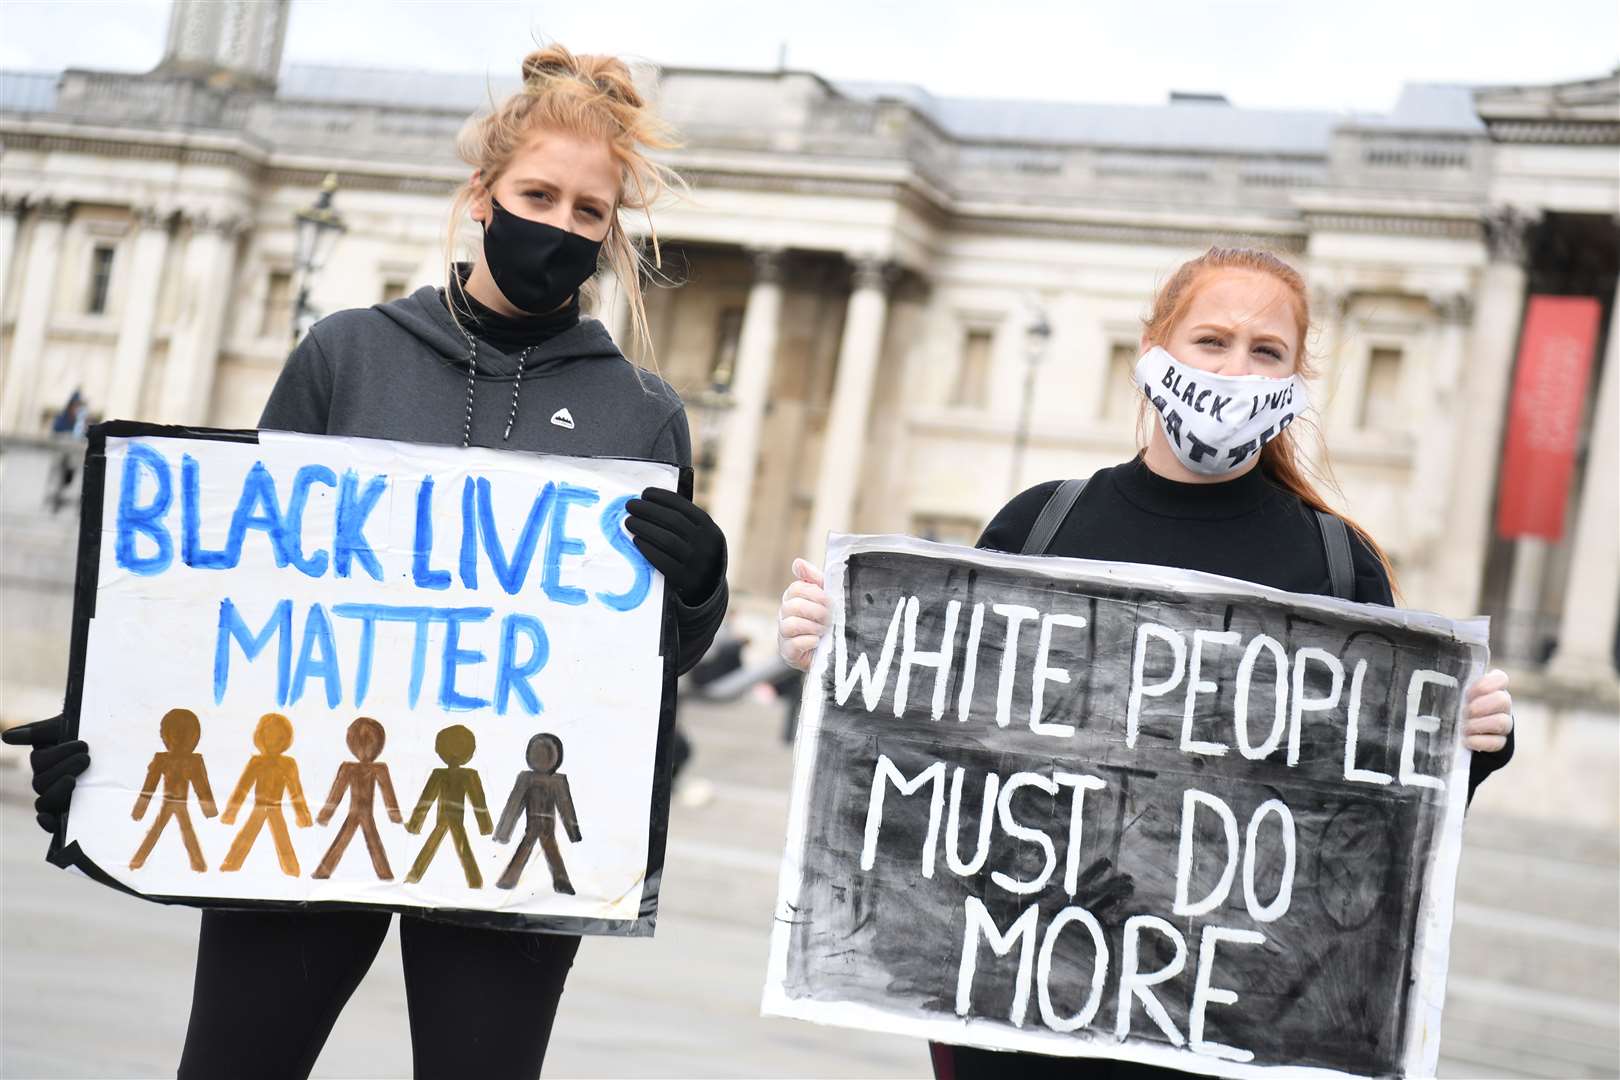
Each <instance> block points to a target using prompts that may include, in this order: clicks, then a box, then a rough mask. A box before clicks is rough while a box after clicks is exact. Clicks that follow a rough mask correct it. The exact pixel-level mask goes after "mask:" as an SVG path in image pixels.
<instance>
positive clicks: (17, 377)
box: [0, 200, 68, 434]
mask: <svg viewBox="0 0 1620 1080" xmlns="http://www.w3.org/2000/svg"><path fill="white" fill-rule="evenodd" d="M31 218H32V220H33V223H34V227H33V236H32V237H31V238H30V239H29V244H28V261H27V262H26V263H25V264H24V266H23V274H22V280H21V282H19V285H20V287H21V302H20V304H19V306H18V308H17V325H16V327H15V328H14V329H13V330H12V334H11V349H10V350H9V352H8V355H7V356H6V376H5V383H4V384H3V386H0V431H5V432H22V433H27V434H34V433H36V432H37V430H38V428H39V423H38V420H37V414H38V412H39V407H40V402H39V400H38V397H37V395H38V391H37V389H36V387H37V386H38V383H39V379H38V375H39V369H40V365H41V364H42V363H43V362H44V358H45V332H46V330H47V328H48V327H49V325H50V320H51V306H52V303H53V301H54V300H55V296H54V293H55V291H56V268H57V262H58V259H59V258H60V256H61V252H62V230H63V228H64V227H65V226H66V225H67V219H68V207H67V205H66V204H64V203H59V202H52V201H49V200H47V201H45V202H42V203H38V204H37V205H36V206H35V207H34V212H33V214H32V215H31Z"/></svg>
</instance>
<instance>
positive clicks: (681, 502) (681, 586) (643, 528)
mask: <svg viewBox="0 0 1620 1080" xmlns="http://www.w3.org/2000/svg"><path fill="white" fill-rule="evenodd" d="M625 510H626V511H628V512H629V516H628V517H627V518H626V519H625V522H624V527H625V528H626V529H629V530H630V535H631V536H632V537H634V538H635V545H636V548H637V550H639V551H640V552H641V553H642V555H644V556H646V558H647V561H648V562H649V563H651V564H652V567H653V569H654V570H657V571H658V572H659V573H660V574H663V575H664V580H666V581H668V582H669V584H670V587H671V588H673V589H674V590H675V595H676V596H678V597H680V598H681V602H682V603H683V604H686V605H687V606H688V607H696V606H698V605H699V604H701V603H703V602H704V601H705V600H707V599H708V598H709V597H711V596H713V595H714V590H716V589H718V588H719V587H720V576H721V574H722V573H724V571H725V568H726V537H725V534H724V533H722V532H721V531H720V526H718V525H716V524H715V523H714V519H713V518H711V517H710V516H709V515H708V514H706V513H704V512H703V509H702V508H701V507H699V506H698V505H697V504H696V503H694V502H693V501H692V500H691V499H688V498H686V497H685V496H684V495H679V494H677V493H675V492H673V491H669V490H667V489H665V488H657V487H650V488H648V489H647V490H646V491H643V492H642V493H641V498H639V499H631V500H630V501H629V502H628V503H626V504H625Z"/></svg>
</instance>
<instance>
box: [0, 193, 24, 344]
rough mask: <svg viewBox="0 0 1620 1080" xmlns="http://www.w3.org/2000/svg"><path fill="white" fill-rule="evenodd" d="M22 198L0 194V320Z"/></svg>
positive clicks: (21, 207) (3, 313)
mask: <svg viewBox="0 0 1620 1080" xmlns="http://www.w3.org/2000/svg"><path fill="white" fill-rule="evenodd" d="M24 205H25V204H24V202H23V200H22V199H21V198H20V197H18V196H16V195H0V321H4V319H5V314H6V297H7V296H9V295H10V293H8V292H7V291H6V290H7V285H8V284H9V282H10V280H11V260H12V257H13V256H15V255H16V254H17V228H18V226H19V225H20V224H21V220H22V213H23V206H24Z"/></svg>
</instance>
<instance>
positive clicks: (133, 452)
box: [61, 425, 678, 933]
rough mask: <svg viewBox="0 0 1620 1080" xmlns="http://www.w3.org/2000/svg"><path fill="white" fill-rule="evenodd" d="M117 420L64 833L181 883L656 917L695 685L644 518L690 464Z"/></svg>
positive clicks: (499, 917) (93, 505)
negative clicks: (636, 539)
mask: <svg viewBox="0 0 1620 1080" xmlns="http://www.w3.org/2000/svg"><path fill="white" fill-rule="evenodd" d="M112 430H113V431H118V432H120V434H118V435H107V436H106V437H105V438H104V443H101V442H93V443H92V448H91V461H90V464H89V466H88V468H87V476H89V477H92V478H95V477H99V479H100V483H99V491H98V489H97V485H96V484H95V483H93V482H92V483H90V484H88V485H87V493H86V508H85V509H86V527H85V529H84V532H83V535H82V537H81V552H80V582H79V595H78V609H77V613H76V619H77V621H78V622H79V624H80V628H81V635H83V623H84V622H85V620H88V633H87V635H84V636H83V637H82V640H83V642H84V645H83V649H82V652H76V655H75V664H76V668H77V670H76V671H75V677H74V680H73V683H72V684H71V685H70V700H69V715H70V716H71V715H72V713H73V706H74V704H75V702H74V701H73V700H72V697H73V691H74V690H75V689H77V688H78V687H79V685H80V681H79V677H80V676H82V691H80V692H79V697H78V700H77V702H76V704H77V718H78V737H80V738H83V739H85V740H87V741H88V743H89V745H90V748H91V765H90V768H89V770H88V771H87V772H86V773H85V774H84V775H83V777H81V778H80V780H79V782H78V786H77V788H76V790H75V792H74V795H73V801H72V805H71V808H70V812H69V813H68V815H67V819H66V822H65V825H64V829H65V835H64V836H63V837H62V838H61V839H62V841H63V842H64V843H67V844H77V845H78V848H79V852H80V854H81V857H82V858H83V859H85V860H88V863H89V864H91V866H92V867H93V869H96V870H99V871H100V872H101V873H102V874H104V875H106V876H107V877H110V878H111V879H112V880H113V881H114V882H116V883H117V884H119V885H121V886H123V887H126V888H128V889H130V890H133V891H135V892H138V893H142V894H146V895H150V896H155V897H162V898H164V899H180V898H195V899H196V900H197V901H198V902H207V901H210V900H214V901H224V900H231V899H251V900H257V901H270V902H287V903H289V904H298V903H330V902H338V903H354V904H363V905H368V906H378V907H388V908H394V909H421V908H432V909H438V910H440V911H461V912H467V913H477V914H469V916H468V918H469V921H476V922H482V923H485V924H492V925H521V926H527V927H530V928H536V929H540V928H545V929H560V930H572V931H584V932H604V933H650V932H651V926H652V914H653V910H654V904H655V902H656V889H657V881H658V879H659V871H660V869H661V866H662V858H663V829H664V821H665V815H666V813H667V783H665V784H662V785H656V784H655V772H656V771H657V768H658V765H657V761H656V758H657V748H658V745H659V733H660V723H661V715H662V714H663V712H664V711H665V710H664V708H663V705H664V700H663V699H664V694H665V690H666V686H667V680H670V679H672V678H673V674H672V668H670V666H669V665H667V664H666V660H665V657H664V656H662V655H661V651H660V650H661V647H662V645H663V638H662V634H663V629H664V602H663V601H664V582H663V578H662V577H661V576H660V575H658V574H657V573H655V572H654V571H653V570H652V569H651V567H650V566H649V565H648V564H647V563H646V561H645V560H644V559H643V558H642V557H641V555H640V553H639V552H638V551H637V550H636V548H635V547H634V545H633V544H632V543H631V542H630V537H629V534H628V532H626V531H625V529H624V528H623V521H624V516H625V510H624V506H625V503H626V502H627V501H628V500H629V499H631V498H634V497H635V496H637V495H639V494H640V493H641V492H642V490H643V489H645V488H646V487H649V486H660V487H666V488H674V487H675V485H676V482H677V479H678V474H677V470H676V469H675V468H674V467H673V466H669V465H662V464H656V463H650V462H640V461H626V460H587V459H578V458H563V457H549V456H542V455H534V454H518V453H506V452H500V451H492V450H482V449H452V448H441V447H425V446H416V445H410V444H403V443H393V442H382V441H375V440H366V439H335V438H319V437H314V436H304V435H291V434H282V433H274V432H262V433H259V434H258V435H257V437H256V439H255V438H254V436H252V434H251V433H247V434H245V435H244V433H225V432H215V433H210V432H200V433H199V432H191V433H188V435H187V437H169V436H167V435H165V434H162V433H163V432H171V431H173V430H174V429H158V428H154V429H149V430H150V431H151V432H152V434H134V435H125V434H122V432H126V431H131V430H137V431H138V430H141V429H132V428H131V427H130V426H129V425H120V426H118V427H115V428H113V429H112ZM102 445H104V450H103V455H104V456H103V460H102V462H97V461H96V460H95V459H96V457H97V450H98V448H99V447H100V446H102ZM103 465H104V467H98V466H103ZM98 494H99V498H98ZM97 504H98V505H97ZM98 516H99V531H98V530H97V529H96V528H95V522H96V519H97V517H98ZM87 567H88V568H93V572H94V577H93V579H92V578H89V577H88V570H87ZM655 788H657V789H658V790H660V791H662V793H663V794H662V798H661V799H655V798H654V792H655ZM649 883H650V884H649Z"/></svg>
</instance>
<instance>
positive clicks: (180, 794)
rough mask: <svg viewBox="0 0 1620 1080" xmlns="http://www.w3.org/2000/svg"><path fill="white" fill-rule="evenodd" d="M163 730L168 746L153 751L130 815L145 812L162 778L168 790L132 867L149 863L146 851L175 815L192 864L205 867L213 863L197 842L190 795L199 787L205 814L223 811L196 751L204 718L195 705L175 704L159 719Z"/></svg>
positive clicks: (136, 816) (138, 816) (140, 815)
mask: <svg viewBox="0 0 1620 1080" xmlns="http://www.w3.org/2000/svg"><path fill="white" fill-rule="evenodd" d="M158 734H159V735H160V736H161V737H162V739H163V747H164V748H163V749H162V750H160V751H158V752H157V753H155V754H153V755H152V763H151V764H150V765H148V766H147V767H146V782H145V783H144V784H142V785H141V793H140V795H139V796H137V797H136V799H135V807H134V809H132V810H131V811H130V816H131V817H133V818H134V819H135V820H136V821H139V820H141V818H143V817H145V816H146V808H147V806H148V805H150V804H151V802H152V795H153V794H154V793H155V792H156V791H157V788H158V784H159V782H160V781H161V782H162V784H163V796H162V798H161V799H160V800H159V802H160V803H161V805H160V806H159V807H158V812H157V815H156V816H155V817H154V818H153V819H152V827H151V829H149V830H147V833H146V839H144V840H142V841H141V846H140V847H139V848H138V849H136V852H135V857H134V858H132V859H130V860H129V868H130V869H131V870H139V869H140V868H141V867H142V866H144V865H145V864H146V857H147V856H148V855H150V854H152V849H153V848H154V847H156V846H157V842H158V837H159V836H161V835H162V834H163V828H164V826H166V825H168V823H169V820H170V819H171V818H172V819H174V820H176V821H178V822H179V823H180V839H181V841H182V842H184V843H185V845H186V855H187V857H189V858H190V860H191V868H192V869H193V870H195V871H197V872H198V873H202V872H203V871H204V870H207V869H208V865H207V864H206V863H204V862H203V856H202V848H201V847H199V846H198V844H197V834H196V832H195V831H193V830H192V827H191V814H190V813H189V811H188V810H187V799H188V798H189V797H190V795H191V792H192V791H193V790H195V791H196V792H197V805H198V806H200V807H201V808H202V812H203V816H204V817H213V816H214V815H215V814H217V813H218V811H217V810H215V809H214V792H213V790H212V789H211V788H210V787H209V786H208V769H207V767H206V766H205V765H204V764H203V759H202V755H201V754H199V753H196V749H197V740H198V739H200V738H202V724H201V723H199V722H198V720H197V714H196V713H194V712H192V711H191V710H190V709H170V710H169V711H168V712H166V713H164V714H163V719H162V720H160V721H158Z"/></svg>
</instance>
